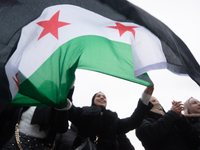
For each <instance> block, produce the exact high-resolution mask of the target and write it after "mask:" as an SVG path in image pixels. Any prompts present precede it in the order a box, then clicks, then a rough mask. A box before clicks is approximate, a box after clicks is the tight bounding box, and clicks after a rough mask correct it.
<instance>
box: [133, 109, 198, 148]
mask: <svg viewBox="0 0 200 150" xmlns="http://www.w3.org/2000/svg"><path fill="white" fill-rule="evenodd" d="M136 136H137V137H138V139H139V140H140V141H141V142H142V145H143V146H144V148H145V149H146V150H193V149H194V150H195V149H196V141H197V140H198V135H197V132H196V130H195V129H194V128H193V127H192V126H191V124H190V123H189V122H188V120H187V119H186V118H185V117H184V116H182V117H179V115H178V114H177V113H175V112H174V111H169V112H167V113H166V114H165V115H163V116H162V115H160V114H156V113H154V112H151V111H150V112H149V113H148V115H147V116H146V117H145V119H144V120H143V122H142V123H141V125H140V127H139V128H137V129H136Z"/></svg>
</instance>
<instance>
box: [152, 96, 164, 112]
mask: <svg viewBox="0 0 200 150" xmlns="http://www.w3.org/2000/svg"><path fill="white" fill-rule="evenodd" d="M149 101H150V102H151V103H152V104H153V107H152V108H151V110H150V111H152V112H154V113H157V114H161V115H164V114H165V112H164V110H163V108H162V106H161V105H160V103H159V101H158V100H157V98H155V97H153V96H152V97H151V98H150V100H149Z"/></svg>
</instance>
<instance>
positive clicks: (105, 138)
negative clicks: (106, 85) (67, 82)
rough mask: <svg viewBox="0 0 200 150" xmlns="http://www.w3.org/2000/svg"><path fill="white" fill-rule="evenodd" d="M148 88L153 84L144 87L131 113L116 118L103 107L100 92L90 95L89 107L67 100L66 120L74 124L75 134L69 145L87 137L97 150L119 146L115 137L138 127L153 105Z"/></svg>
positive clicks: (104, 104) (102, 96) (80, 141)
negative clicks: (90, 104)
mask: <svg viewBox="0 0 200 150" xmlns="http://www.w3.org/2000/svg"><path fill="white" fill-rule="evenodd" d="M152 92H153V86H149V87H147V88H146V89H145V91H144V93H143V95H142V98H141V99H140V100H139V102H138V106H137V108H136V109H135V111H134V112H133V114H132V115H131V116H130V117H127V118H124V119H119V118H118V116H117V113H116V112H112V111H110V110H108V109H106V104H107V99H106V97H105V95H104V93H102V92H98V93H96V94H95V95H94V96H93V100H92V106H90V107H82V108H80V107H75V106H74V105H72V103H71V102H70V101H68V102H69V105H68V108H69V120H70V121H71V122H72V123H73V124H74V125H75V126H76V127H77V137H76V138H75V140H74V143H73V147H72V149H76V148H77V147H78V146H80V145H81V144H82V143H83V142H84V140H85V139H86V138H87V137H89V139H90V140H91V141H92V142H93V143H96V147H97V150H119V142H118V141H117V137H118V136H119V137H121V135H125V133H127V132H129V131H130V130H133V129H135V128H136V127H138V126H139V124H140V123H141V121H142V120H143V118H144V116H145V114H146V113H147V112H148V111H149V110H150V109H151V108H152V107H153V105H152V104H151V103H149V99H150V97H151V94H152ZM97 137H98V138H97ZM95 140H96V142H94V141H95Z"/></svg>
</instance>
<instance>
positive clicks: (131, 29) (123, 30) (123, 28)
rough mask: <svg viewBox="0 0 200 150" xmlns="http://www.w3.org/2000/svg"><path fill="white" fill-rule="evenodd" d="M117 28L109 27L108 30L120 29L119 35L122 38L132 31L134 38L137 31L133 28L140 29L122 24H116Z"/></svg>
mask: <svg viewBox="0 0 200 150" xmlns="http://www.w3.org/2000/svg"><path fill="white" fill-rule="evenodd" d="M115 24H116V26H108V28H113V29H118V30H119V35H120V36H122V34H124V33H125V32H126V31H130V32H132V33H133V36H134V37H135V30H134V29H133V28H138V26H125V25H123V24H121V23H118V22H116V23H115Z"/></svg>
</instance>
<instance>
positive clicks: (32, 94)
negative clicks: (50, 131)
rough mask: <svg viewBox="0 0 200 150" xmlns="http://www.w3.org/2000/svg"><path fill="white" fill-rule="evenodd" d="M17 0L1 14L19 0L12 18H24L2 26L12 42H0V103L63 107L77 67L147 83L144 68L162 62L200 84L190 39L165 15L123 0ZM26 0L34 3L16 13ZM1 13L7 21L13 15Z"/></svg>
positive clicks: (26, 3)
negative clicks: (176, 31) (163, 18)
mask: <svg viewBox="0 0 200 150" xmlns="http://www.w3.org/2000/svg"><path fill="white" fill-rule="evenodd" d="M20 3H21V2H20ZM11 4H13V5H12V7H10V6H11ZM15 4H16V3H9V4H8V5H5V7H4V8H5V10H7V9H6V8H8V6H9V8H10V9H9V10H10V11H8V12H7V13H6V14H5V16H9V15H10V14H9V13H11V14H12V13H13V14H14V12H13V11H12V10H16V8H20V10H21V11H20V10H18V11H17V12H19V13H18V15H17V14H15V19H18V18H17V17H19V18H20V19H21V20H22V21H21V23H19V24H17V23H16V24H15V26H16V27H15V28H14V29H15V30H14V29H13V28H11V29H10V30H9V29H7V31H6V30H5V35H6V36H5V37H4V38H5V39H7V40H8V41H9V40H10V42H8V44H7V45H6V44H5V45H3V46H2V47H3V48H2V49H0V50H1V52H0V54H1V57H3V54H4V57H3V58H4V59H3V63H1V69H2V71H1V77H2V78H1V83H2V84H1V89H2V91H1V92H2V94H1V99H0V103H1V104H2V105H1V106H2V107H4V106H6V105H8V104H9V103H10V101H11V100H12V102H11V103H12V104H15V105H26V106H31V105H37V106H42V105H48V106H53V107H57V108H62V107H64V106H65V105H66V97H67V93H68V91H69V89H70V87H71V85H72V82H73V81H74V73H75V70H76V69H77V68H78V69H86V70H92V71H97V72H101V73H104V74H108V75H111V76H115V77H118V78H122V79H125V80H128V81H132V82H136V83H139V84H142V85H146V86H148V85H151V84H152V82H151V80H150V78H149V77H148V75H147V74H146V73H147V72H148V71H150V70H155V69H164V68H167V69H169V70H170V71H172V72H174V73H178V74H189V75H190V76H191V78H193V79H194V80H195V81H196V82H197V84H199V85H200V80H199V76H200V69H199V65H198V63H197V62H196V60H195V59H194V57H193V56H192V54H191V53H190V51H189V49H188V48H187V46H186V45H185V44H184V43H183V42H182V41H181V40H180V39H179V38H178V37H177V36H176V35H175V34H174V33H173V32H172V31H171V30H170V29H169V28H168V27H166V26H165V25H164V24H163V23H161V22H160V21H159V20H157V19H155V18H154V17H152V16H150V15H149V14H148V13H146V12H144V11H143V10H141V9H140V8H138V7H136V6H134V5H132V4H130V3H129V2H127V1H124V0H122V1H121V0H114V1H112V0H107V1H105V2H102V1H99V0H88V1H81V2H78V1H73V2H71V1H68V0H66V1H62V2H59V1H57V2H54V1H53V0H48V2H47V1H45V0H44V2H43V3H42V4H43V5H40V7H39V6H38V3H37V2H36V1H31V2H29V1H24V5H21V7H19V6H20V4H17V5H15ZM22 4H23V3H22ZM36 5H37V6H36ZM28 6H29V7H28ZM30 6H31V8H37V9H32V10H29V11H27V14H26V15H27V16H26V15H25V14H23V15H24V16H23V15H22V14H21V16H20V12H21V13H22V12H25V11H24V10H27V9H30ZM34 6H35V7H34ZM121 6H124V7H121ZM38 7H39V8H38ZM4 12H6V11H4ZM17 12H16V13H17ZM3 15H4V13H3ZM22 16H23V17H24V18H22ZM26 17H27V18H26ZM1 18H3V19H4V22H3V23H4V25H5V24H6V23H7V22H8V21H9V23H7V24H8V25H12V21H15V20H14V19H13V20H11V19H8V17H1ZM6 19H7V20H6ZM16 22H17V21H16ZM3 23H1V20H0V27H1V26H2V24H3ZM13 26H14V25H13ZM22 27H23V28H22ZM21 28H22V30H21V32H19V31H20V30H19V29H21ZM3 32H4V31H3ZM10 32H11V33H12V34H14V35H13V36H12V37H10V36H11V34H9V33H10ZM19 33H20V34H19ZM7 34H8V35H7ZM0 36H1V34H0ZM2 39H3V38H2V37H0V40H2ZM3 42H4V41H3ZM3 42H1V41H0V43H3ZM4 43H6V42H4ZM5 51H6V52H7V53H5ZM6 54H7V55H6ZM4 66H5V68H4Z"/></svg>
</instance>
